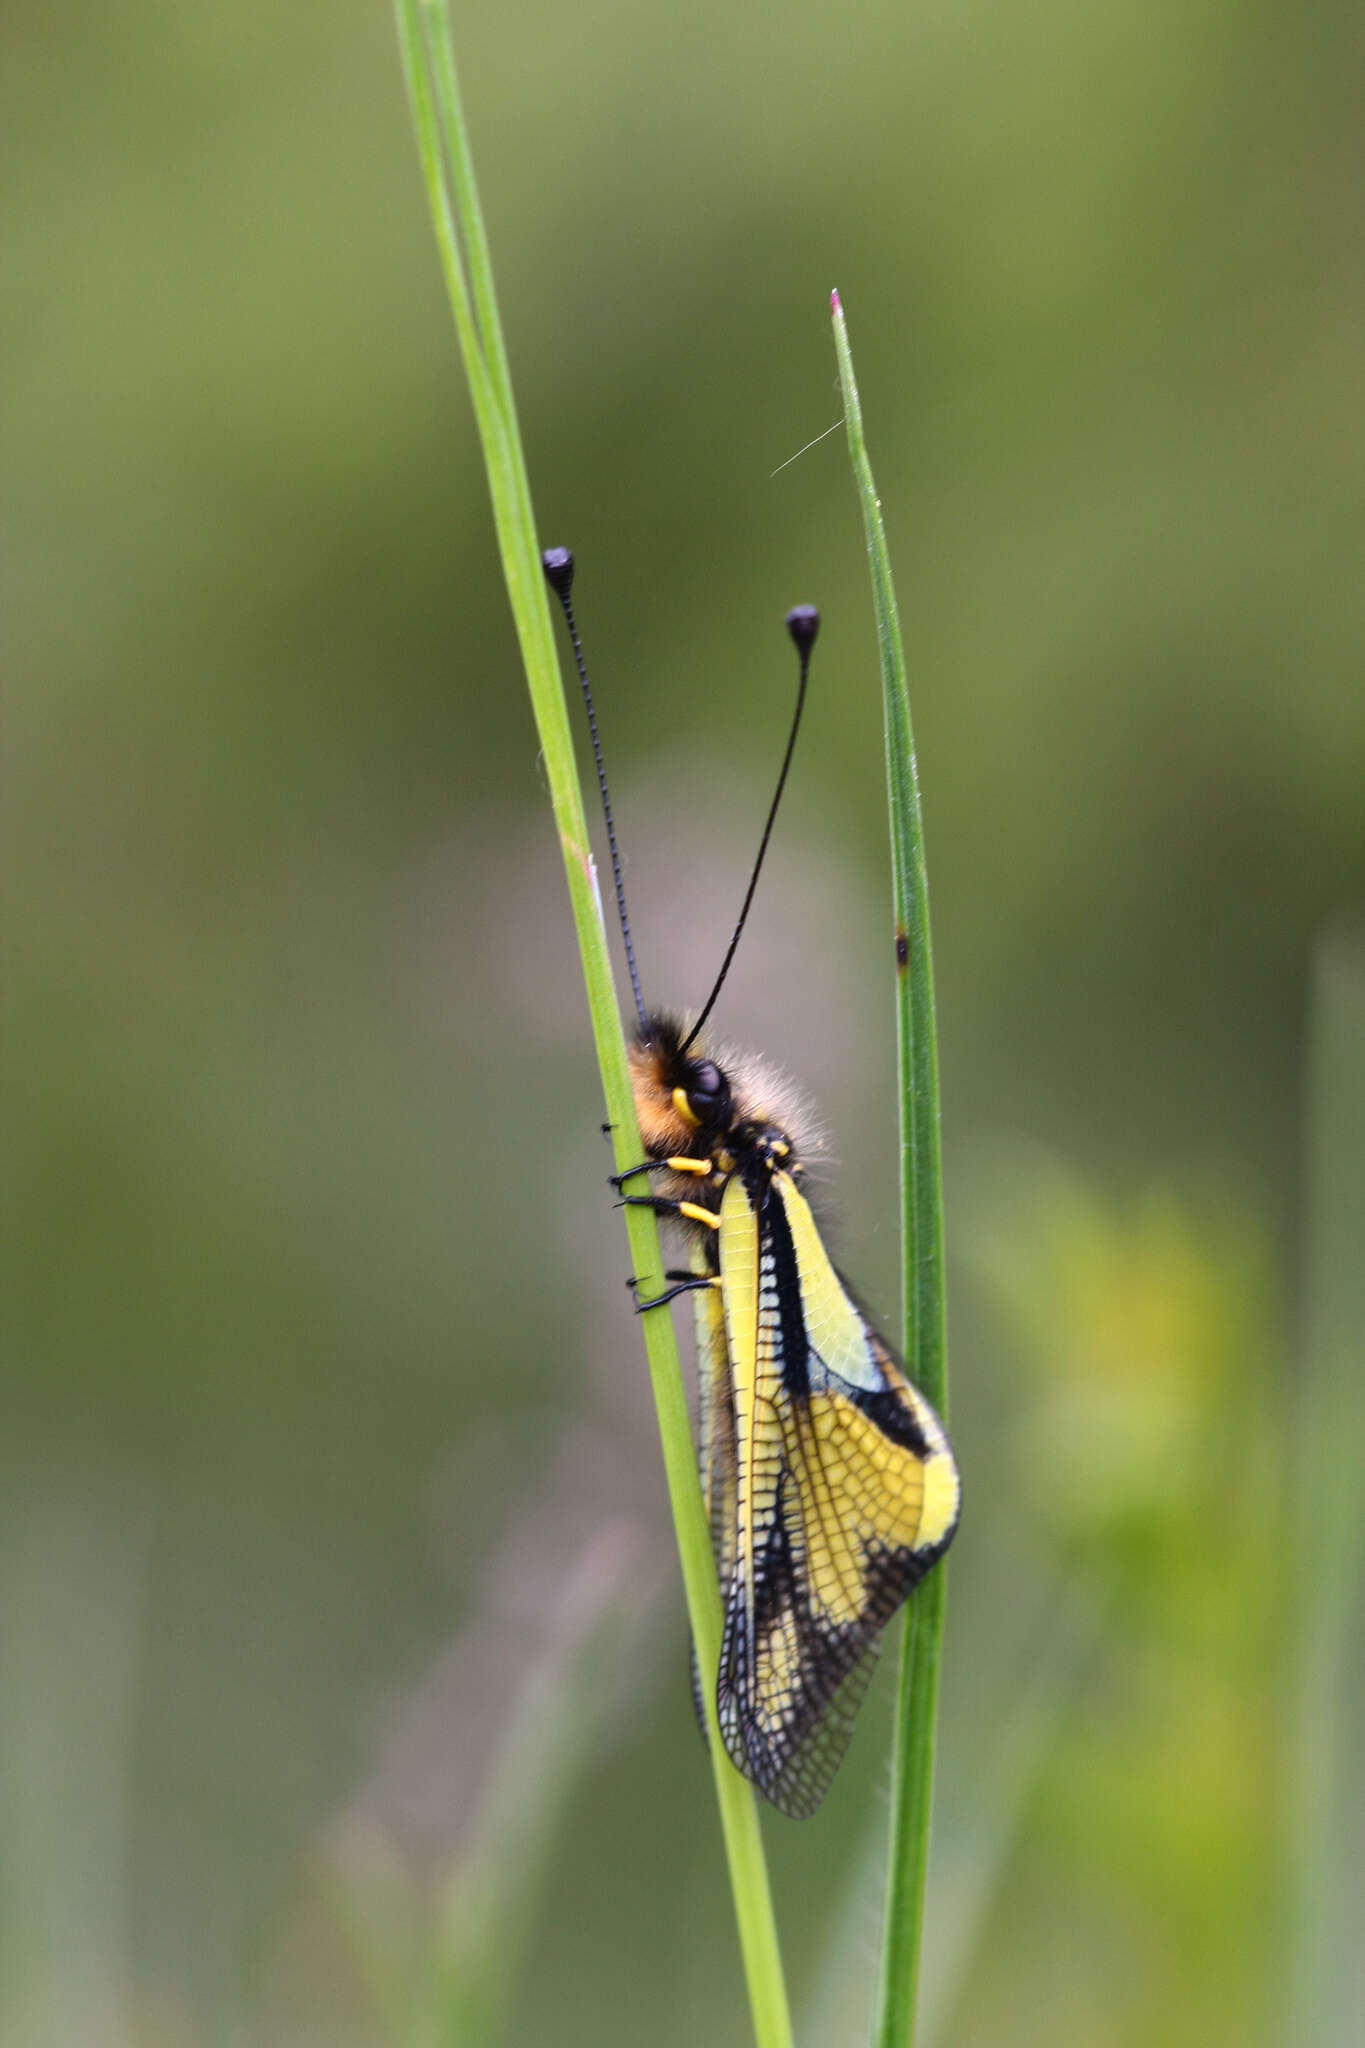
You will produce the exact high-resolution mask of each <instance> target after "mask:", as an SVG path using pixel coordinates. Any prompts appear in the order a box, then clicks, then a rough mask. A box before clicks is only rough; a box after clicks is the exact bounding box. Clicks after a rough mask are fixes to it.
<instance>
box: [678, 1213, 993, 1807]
mask: <svg viewBox="0 0 1365 2048" xmlns="http://www.w3.org/2000/svg"><path fill="white" fill-rule="evenodd" d="M721 1219H722V1220H721V1230H720V1268H721V1277H722V1282H723V1294H724V1318H725V1335H726V1337H727V1339H728V1350H729V1360H728V1364H729V1388H730V1415H731V1422H732V1428H733V1485H732V1495H733V1507H734V1521H733V1529H734V1534H733V1540H732V1541H731V1543H730V1545H729V1548H728V1549H727V1550H723V1549H722V1544H721V1542H719V1541H718V1544H717V1561H718V1564H719V1566H720V1571H721V1595H722V1600H723V1603H724V1609H725V1626H724V1635H723V1640H722V1645H721V1657H720V1671H719V1677H718V1684H717V1711H718V1715H719V1720H720V1727H721V1732H722V1735H723V1736H724V1739H725V1744H726V1748H727V1749H728V1750H729V1752H730V1755H731V1757H732V1758H733V1760H734V1762H735V1764H736V1765H737V1767H738V1768H739V1769H740V1770H741V1771H743V1772H744V1774H745V1776H746V1777H748V1778H750V1779H752V1780H753V1782H754V1783H755V1784H756V1785H757V1786H758V1787H759V1789H760V1791H762V1792H763V1793H764V1794H765V1796H766V1797H767V1798H769V1799H770V1800H772V1802H773V1804H774V1805H776V1806H778V1807H780V1808H781V1809H782V1810H783V1811H784V1812H786V1813H790V1814H793V1815H796V1816H802V1815H805V1814H809V1813H813V1812H814V1810H815V1808H816V1807H817V1806H818V1805H819V1803H820V1800H821V1799H822V1798H823V1797H824V1794H825V1792H826V1790H827V1789H828V1786H829V1782H830V1779H831V1778H832V1777H833V1775H834V1772H835V1770H836V1769H837V1767H838V1764H839V1760H840V1758H841V1757H842V1755H843V1752H844V1749H845V1747H846V1746H847V1743H848V1738H849V1734H850V1732H851V1729H852V1725H853V1717H854V1714H855V1713H856V1711H857V1707H858V1704H859V1702H860V1700H861V1698H862V1695H863V1692H864V1691H865V1689H866V1686H867V1681H868V1678H869V1677H870V1675H871V1670H872V1664H873V1661H874V1659H875V1655H876V1648H877V1639H878V1637H879V1635H880V1633H881V1630H882V1629H883V1628H884V1627H885V1625H886V1623H887V1621H888V1620H889V1619H890V1618H891V1616H892V1614H894V1612H895V1611H896V1609H897V1607H899V1606H900V1604H901V1602H902V1601H903V1600H904V1599H905V1598H906V1596H907V1595H908V1594H909V1593H910V1592H911V1590H912V1589H913V1588H914V1586H915V1585H916V1584H917V1583H918V1581H919V1580H920V1579H921V1578H922V1577H923V1576H924V1574H925V1572H926V1571H928V1570H929V1568H930V1566H931V1565H932V1564H933V1563H934V1562H935V1561H936V1560H937V1559H938V1558H939V1557H941V1556H942V1554H943V1552H944V1550H945V1549H946V1548H947V1546H948V1544H949V1542H950V1541H951V1540H952V1535H953V1531H954V1529H955V1528H956V1525H957V1512H958V1496H959V1488H958V1478H957V1468H956V1466H955V1464H954V1462H953V1456H952V1452H951V1450H950V1448H949V1446H948V1441H947V1438H946V1436H945V1435H944V1432H943V1428H942V1425H941V1424H940V1422H939V1420H938V1417H937V1416H936V1415H935V1414H934V1412H933V1410H932V1408H930V1406H929V1404H928V1402H927V1401H925V1400H924V1398H923V1396H922V1395H921V1394H919V1393H918V1391H917V1390H916V1389H915V1388H914V1387H913V1386H912V1385H911V1384H910V1382H909V1380H908V1379H907V1378H906V1376H905V1373H904V1371H903V1369H902V1368H901V1367H900V1366H899V1364H898V1363H897V1361H896V1360H895V1358H894V1357H893V1355H892V1353H891V1352H890V1350H889V1349H888V1347H887V1346H886V1344H885V1343H884V1342H883V1341H882V1339H881V1338H880V1337H879V1336H878V1335H877V1333H876V1332H875V1331H874V1330H873V1329H872V1327H871V1325H870V1324H869V1323H868V1322H867V1320H866V1318H865V1317H864V1316H863V1315H862V1313H861V1312H860V1310H859V1309H858V1308H857V1306H856V1305H855V1303H854V1302H853V1301H852V1300H851V1298H850V1297H849V1294H848V1292H847V1290H846V1289H845V1287H844V1285H843V1283H842V1281H841V1280H840V1279H839V1276H838V1274H837V1273H836V1272H835V1270H834V1267H833V1265H832V1264H831V1262H830V1259H829V1255H828V1253H827V1252H826V1251H825V1248H824V1245H823V1243H822V1242H821V1239H820V1236H819V1232H818V1231H817V1229H816V1227H815V1223H814V1220H813V1218H812V1217H811V1213H810V1209H809V1207H808V1205H807V1203H806V1201H805V1199H804V1197H803V1196H802V1195H801V1194H800V1192H799V1190H798V1189H797V1188H796V1187H795V1185H794V1184H793V1182H792V1181H791V1179H790V1177H789V1176H788V1175H786V1174H784V1173H778V1174H775V1175H774V1176H773V1179H772V1181H771V1184H770V1186H769V1188H768V1192H767V1198H766V1201H765V1202H764V1204H763V1207H762V1209H761V1211H760V1210H758V1209H756V1208H755V1206H754V1203H753V1201H752V1199H751V1197H750V1194H749V1192H748V1190H747V1189H746V1187H745V1185H744V1183H743V1181H742V1180H741V1179H740V1177H739V1176H736V1177H735V1178H734V1179H732V1180H731V1181H730V1182H729V1184H728V1185H727V1187H726V1190H725V1194H724V1197H723V1200H722V1204H721ZM715 1504H716V1502H715V1496H714V1495H713V1496H712V1509H713V1515H714V1512H715ZM713 1527H714V1522H713Z"/></svg>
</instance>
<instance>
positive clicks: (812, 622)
mask: <svg viewBox="0 0 1365 2048" xmlns="http://www.w3.org/2000/svg"><path fill="white" fill-rule="evenodd" d="M819 630H820V614H819V612H818V611H817V610H816V609H815V606H814V605H813V604H798V605H794V606H793V607H792V609H791V611H789V612H788V613H787V631H788V632H789V633H790V634H791V636H792V639H793V641H794V642H795V645H796V652H797V655H798V656H799V658H800V662H801V680H800V682H799V683H798V685H797V690H796V710H795V712H794V713H793V715H792V723H791V731H790V732H789V733H788V735H787V751H786V753H785V754H784V755H783V756H782V769H781V772H780V774H779V775H778V778H777V788H776V789H775V790H774V791H773V800H772V803H771V804H770V805H769V806H768V822H767V823H766V824H765V825H764V827H763V837H762V838H761V839H760V840H759V842H758V858H757V860H755V862H754V869H753V873H752V874H751V875H750V877H749V886H748V888H747V889H746V890H745V892H744V902H743V904H742V905H741V907H740V913H739V923H738V924H737V925H736V926H735V929H734V932H733V934H732V936H731V939H730V943H729V945H728V946H727V947H726V950H725V958H724V959H723V960H722V961H721V963H720V973H719V974H718V975H717V976H716V982H715V987H714V988H713V989H712V990H711V993H710V995H709V996H708V997H707V998H706V1001H705V1003H704V1004H703V1005H702V1011H701V1015H700V1016H699V1017H698V1019H697V1021H696V1023H695V1024H694V1025H693V1026H692V1029H691V1030H690V1031H689V1032H688V1034H687V1036H686V1038H685V1039H684V1040H683V1042H682V1044H681V1046H680V1047H679V1048H678V1050H679V1053H680V1054H682V1053H685V1052H686V1051H687V1049H688V1047H689V1046H690V1045H691V1044H692V1042H693V1040H694V1039H695V1038H696V1036H697V1033H698V1032H699V1031H700V1030H701V1027H702V1025H703V1024H704V1023H705V1022H706V1020H707V1018H708V1017H709V1016H710V1014H711V1012H712V1010H713V1009H714V1008H715V1005H716V997H717V996H718V995H719V994H720V992H721V989H722V987H723V986H724V982H725V977H726V975H727V974H728V973H729V972H730V962H731V961H732V960H733V959H734V957H735V948H736V947H737V946H738V944H739V939H740V933H741V932H742V931H743V930H744V920H745V919H746V918H747V917H748V915H749V906H750V904H751V903H752V902H753V900H754V891H755V889H756V888H757V887H758V878H759V875H760V873H761V872H762V869H763V857H764V855H765V854H766V853H767V851H768V841H769V839H770V838H771V836H772V829H773V821H774V819H775V818H776V817H777V807H778V805H779V804H780V803H781V801H782V792H783V790H784V789H785V788H786V785H787V770H788V769H789V768H790V767H791V764H792V755H793V753H794V752H795V751H796V735H797V733H798V732H799V731H800V729H801V713H802V711H803V710H804V709H805V704H806V679H807V677H808V676H809V674H810V652H811V649H812V647H814V645H815V636H816V634H817V633H818V632H819Z"/></svg>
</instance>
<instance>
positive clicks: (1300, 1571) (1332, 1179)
mask: <svg viewBox="0 0 1365 2048" xmlns="http://www.w3.org/2000/svg"><path fill="white" fill-rule="evenodd" d="M1306 1109H1307V1132H1306V1138H1307V1144H1306V1153H1307V1164H1308V1172H1307V1187H1306V1190H1305V1192H1306V1201H1305V1218H1306V1228H1305V1242H1304V1248H1303V1271H1304V1311H1303V1357H1302V1361H1301V1369H1300V1374H1299V1379H1298V1384H1297V1386H1296V1388H1295V1405H1296V1411H1297V1412H1296V1417H1295V1420H1296V1428H1295V1432H1294V1443H1295V1462H1294V1469H1293V1495H1292V1499H1293V1514H1292V1521H1291V1527H1292V1533H1293V1543H1294V1553H1293V1555H1294V1568H1293V1585H1294V1587H1295V1598H1294V1601H1293V1624H1294V1637H1295V1653H1294V1655H1293V1656H1292V1657H1291V1658H1290V1659H1289V1664H1288V1674H1289V1692H1290V1696H1289V1712H1288V1728H1289V1737H1290V1747H1289V1757H1288V1764H1289V1770H1288V1787H1289V1790H1288V1798H1287V1801H1286V1814H1287V1819H1288V1834H1289V1840H1288V1844H1287V1856H1286V1873H1287V1903H1288V1913H1287V1925H1288V1934H1289V1958H1288V1961H1289V1969H1288V1973H1287V1975H1288V1992H1289V1997H1288V2012H1287V2015H1286V2020H1285V2029H1284V2040H1285V2041H1286V2043H1292V2044H1293V2048H1335V2044H1337V2043H1338V2042H1342V2041H1349V2040H1359V2039H1361V2038H1362V2032H1361V2030H1362V2028H1363V2027H1365V1966H1362V1963H1361V1960H1360V1940H1359V1921H1360V1899H1359V1886H1360V1868H1361V1857H1362V1855H1363V1854H1365V1738H1362V1735H1361V1726H1362V1723H1361V1715H1360V1689H1361V1685H1362V1683H1365V1505H1363V1504H1362V1494H1361V1487H1360V1445H1361V1442H1362V1439H1365V1379H1362V1376H1361V1371H1360V1344H1361V1331H1362V1330H1365V1260H1363V1259H1362V1257H1361V1230H1362V1223H1363V1222H1365V934H1363V933H1361V932H1359V931H1355V932H1352V931H1349V930H1347V929H1341V930H1338V931H1337V932H1335V933H1333V934H1331V935H1330V936H1329V937H1328V938H1327V939H1325V940H1324V941H1323V942H1322V944H1321V945H1320V947H1319V950H1318V960H1317V973H1316V977H1315V985H1314V992H1313V1010H1312V1028H1311V1035H1310V1043H1309V1058H1308V1088H1307V1102H1306Z"/></svg>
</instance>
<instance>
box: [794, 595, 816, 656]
mask: <svg viewBox="0 0 1365 2048" xmlns="http://www.w3.org/2000/svg"><path fill="white" fill-rule="evenodd" d="M819 630H820V614H819V612H818V611H817V610H816V609H815V606H814V605H813V604H797V605H793V606H792V608H791V610H790V611H789V612H788V613H787V631H788V632H789V633H790V634H791V636H792V639H793V640H794V641H795V642H796V645H797V648H798V649H799V651H800V652H801V653H802V654H809V653H810V650H811V648H812V647H814V645H815V636H816V634H817V633H818V632H819Z"/></svg>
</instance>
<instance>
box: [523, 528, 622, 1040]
mask: <svg viewBox="0 0 1365 2048" xmlns="http://www.w3.org/2000/svg"><path fill="white" fill-rule="evenodd" d="M540 564H541V567H542V568H543V569H544V571H545V581H546V582H547V583H548V584H549V586H550V588H551V590H553V592H554V594H555V596H556V597H557V598H558V599H559V602H560V606H561V608H562V610H563V613H564V623H565V625H566V626H567V627H568V629H569V639H570V640H571V641H572V643H573V658H574V661H575V662H576V663H577V665H578V680H579V682H580V684H581V685H582V688H583V702H584V704H585V705H586V706H587V712H588V731H589V732H590V733H591V735H592V753H593V759H594V761H596V763H597V787H598V790H599V791H600V793H601V797H602V815H603V817H604V818H605V819H606V821H607V844H608V846H609V847H610V848H611V875H612V880H613V881H614V882H615V884H616V909H617V912H618V914H619V916H620V919H621V937H622V939H623V940H624V941H625V947H626V966H627V967H628V968H629V970H630V987H631V993H632V994H633V995H634V997H635V1014H636V1016H637V1017H638V1018H639V1020H640V1029H641V1030H642V1031H643V1029H644V1028H645V1024H646V1022H647V1021H648V1020H647V1018H646V1016H645V999H644V996H643V995H642V994H641V992H640V975H639V970H638V969H637V967H636V965H635V948H634V946H633V945H632V943H631V937H630V919H629V918H628V917H627V915H626V885H625V882H624V881H623V880H622V878H621V854H620V849H619V848H618V846H617V844H616V824H615V820H614V819H613V817H612V814H611V798H610V796H609V795H608V794H607V770H606V765H605V763H604V762H603V759H602V742H601V740H600V739H599V738H598V736H597V713H596V711H595V710H594V709H593V701H592V690H591V688H590V686H589V683H588V671H587V667H586V664H585V663H584V660H583V648H582V645H581V643H580V641H579V638H578V627H577V625H576V624H575V622H574V615H573V598H572V596H571V595H570V593H571V592H572V590H573V572H574V559H573V554H572V552H571V550H570V549H568V548H546V550H545V552H544V554H543V555H542V556H541V558H540Z"/></svg>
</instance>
